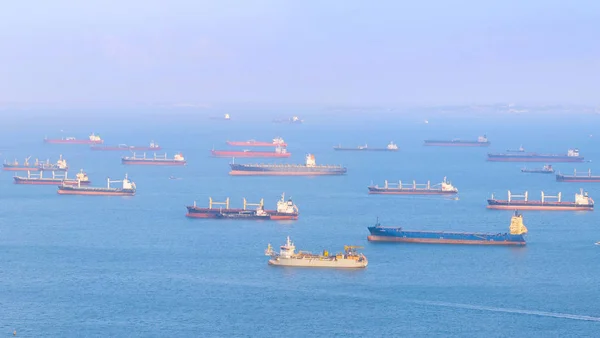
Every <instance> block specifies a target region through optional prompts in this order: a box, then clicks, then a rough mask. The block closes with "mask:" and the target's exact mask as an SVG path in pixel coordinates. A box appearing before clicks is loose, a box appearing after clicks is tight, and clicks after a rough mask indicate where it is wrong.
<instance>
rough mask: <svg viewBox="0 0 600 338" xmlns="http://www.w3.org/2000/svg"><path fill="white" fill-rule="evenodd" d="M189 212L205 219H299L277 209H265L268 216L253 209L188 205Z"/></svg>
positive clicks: (189, 215) (296, 215) (295, 214)
mask: <svg viewBox="0 0 600 338" xmlns="http://www.w3.org/2000/svg"><path fill="white" fill-rule="evenodd" d="M187 209H188V212H187V214H186V216H187V217H189V218H204V219H207V218H209V219H253V220H259V219H261V220H271V221H283V220H297V219H298V214H297V213H294V214H284V213H278V212H277V211H275V210H265V212H266V213H267V216H259V215H255V214H254V213H253V212H252V211H251V210H244V209H209V208H198V207H192V206H189V207H187Z"/></svg>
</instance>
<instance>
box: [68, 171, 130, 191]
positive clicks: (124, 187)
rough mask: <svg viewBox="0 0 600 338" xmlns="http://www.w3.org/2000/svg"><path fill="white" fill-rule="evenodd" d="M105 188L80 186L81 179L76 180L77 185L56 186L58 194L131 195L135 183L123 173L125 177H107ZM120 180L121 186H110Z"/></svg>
mask: <svg viewBox="0 0 600 338" xmlns="http://www.w3.org/2000/svg"><path fill="white" fill-rule="evenodd" d="M106 180H107V185H106V188H101V187H82V186H81V181H77V185H67V184H62V185H60V186H58V194H59V195H95V196H133V195H135V191H136V186H135V183H133V182H132V181H130V180H129V179H128V178H127V174H125V179H123V180H118V181H111V180H110V178H107V179H106ZM119 182H122V183H123V184H122V187H121V188H112V187H111V186H110V184H111V183H119Z"/></svg>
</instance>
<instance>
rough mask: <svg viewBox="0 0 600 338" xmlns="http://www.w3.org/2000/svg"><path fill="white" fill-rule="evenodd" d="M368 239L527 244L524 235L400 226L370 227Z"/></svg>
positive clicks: (408, 241) (401, 241) (411, 241)
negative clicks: (446, 230)
mask: <svg viewBox="0 0 600 338" xmlns="http://www.w3.org/2000/svg"><path fill="white" fill-rule="evenodd" d="M369 232H370V233H371V235H370V236H368V237H367V239H368V240H369V241H371V242H399V243H422V244H466V245H511V246H523V245H526V241H525V237H524V236H523V235H512V234H508V233H504V234H501V233H500V234H489V233H465V232H444V231H403V230H402V229H400V228H379V227H369Z"/></svg>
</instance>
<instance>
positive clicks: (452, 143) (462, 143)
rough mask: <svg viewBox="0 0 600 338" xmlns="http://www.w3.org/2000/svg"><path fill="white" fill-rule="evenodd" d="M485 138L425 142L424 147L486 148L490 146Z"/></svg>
mask: <svg viewBox="0 0 600 338" xmlns="http://www.w3.org/2000/svg"><path fill="white" fill-rule="evenodd" d="M490 144H491V143H490V141H488V139H487V136H485V135H483V136H479V137H478V138H477V140H476V141H468V140H460V139H453V140H425V143H424V145H426V146H439V147H488V146H489V145H490Z"/></svg>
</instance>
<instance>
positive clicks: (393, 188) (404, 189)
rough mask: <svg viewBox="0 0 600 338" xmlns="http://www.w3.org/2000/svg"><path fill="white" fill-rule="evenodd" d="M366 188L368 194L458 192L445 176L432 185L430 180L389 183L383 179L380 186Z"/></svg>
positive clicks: (437, 193) (442, 193) (441, 193)
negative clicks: (440, 181) (419, 182)
mask: <svg viewBox="0 0 600 338" xmlns="http://www.w3.org/2000/svg"><path fill="white" fill-rule="evenodd" d="M367 188H368V189H369V194H380V195H454V194H457V193H458V189H457V188H456V187H455V186H453V185H452V184H451V183H450V182H448V180H446V177H444V180H443V181H442V183H438V184H434V185H431V182H430V181H427V183H423V184H417V182H416V181H413V182H412V184H402V181H399V182H398V183H389V182H388V181H387V180H385V181H384V183H383V186H382V187H380V186H379V185H370V186H368V187H367Z"/></svg>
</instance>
